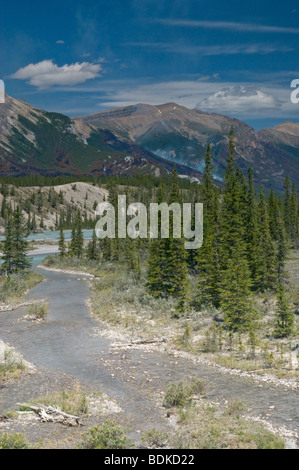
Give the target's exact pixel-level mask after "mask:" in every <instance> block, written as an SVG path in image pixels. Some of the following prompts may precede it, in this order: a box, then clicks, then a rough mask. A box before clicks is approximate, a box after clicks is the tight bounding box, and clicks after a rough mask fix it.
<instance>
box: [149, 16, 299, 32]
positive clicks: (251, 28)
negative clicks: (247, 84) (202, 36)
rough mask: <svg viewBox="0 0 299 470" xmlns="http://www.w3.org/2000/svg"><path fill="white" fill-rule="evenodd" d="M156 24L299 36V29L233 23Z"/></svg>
mask: <svg viewBox="0 0 299 470" xmlns="http://www.w3.org/2000/svg"><path fill="white" fill-rule="evenodd" d="M153 21H154V22H155V23H160V24H164V25H166V26H185V27H189V28H207V29H222V30H227V31H238V32H258V33H288V34H299V28H290V27H284V26H268V25H262V24H253V23H235V22H232V21H197V20H181V19H179V20H178V19H171V18H166V19H162V18H161V19H155V20H153Z"/></svg>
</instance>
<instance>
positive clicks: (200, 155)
mask: <svg viewBox="0 0 299 470" xmlns="http://www.w3.org/2000/svg"><path fill="white" fill-rule="evenodd" d="M81 119H82V120H83V121H84V122H87V123H89V124H92V125H93V126H95V127H97V128H98V129H108V130H110V131H111V132H113V133H114V134H115V135H117V136H119V137H125V138H129V139H131V140H133V141H135V142H136V143H137V144H138V145H140V146H141V147H144V148H145V149H147V150H149V151H151V152H153V153H155V154H157V155H159V156H160V157H163V158H168V159H170V160H173V161H176V162H180V163H183V164H186V165H188V166H190V167H193V168H197V169H199V170H201V169H202V167H203V161H204V155H205V150H206V147H207V144H208V143H209V144H210V145H211V149H212V153H213V155H214V161H215V166H216V171H217V172H218V174H219V175H220V177H221V176H223V175H224V169H225V164H226V157H227V150H228V135H229V131H230V128H231V127H232V126H233V127H234V132H235V145H236V159H237V162H238V164H239V166H240V167H241V168H242V169H243V170H246V169H247V168H248V167H253V169H254V171H255V180H256V182H257V183H259V184H262V185H263V186H266V187H268V188H270V187H273V188H274V189H277V190H281V189H282V187H283V183H284V179H285V177H286V176H289V177H290V178H291V179H292V180H294V182H295V183H298V182H299V123H293V122H286V123H281V124H279V125H277V126H275V127H273V128H266V129H261V130H259V131H255V130H254V129H253V128H252V127H250V126H249V125H247V124H246V123H244V122H243V121H241V120H238V119H236V118H232V117H229V116H224V115H221V114H219V113H206V112H204V111H201V110H199V109H196V108H194V109H188V108H186V107H184V106H181V105H177V104H176V103H173V102H170V103H165V104H162V105H148V104H144V103H138V104H136V105H133V106H127V107H123V108H117V109H113V110H108V111H103V112H100V113H94V114H92V115H87V116H81Z"/></svg>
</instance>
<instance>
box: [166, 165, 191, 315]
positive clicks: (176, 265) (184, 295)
mask: <svg viewBox="0 0 299 470" xmlns="http://www.w3.org/2000/svg"><path fill="white" fill-rule="evenodd" d="M170 203H171V204H172V203H179V204H182V195H181V193H180V184H179V176H178V172H177V169H176V166H175V167H174V170H173V173H172V177H171V191H170ZM169 227H170V234H169V245H168V246H167V251H168V253H169V257H167V263H166V275H167V277H168V279H167V281H168V289H167V290H168V292H169V294H170V295H172V296H174V297H176V298H177V299H178V304H177V307H176V314H177V315H179V314H181V313H183V312H184V311H185V310H186V308H187V304H188V298H189V296H188V291H189V280H188V272H187V253H186V250H185V246H184V239H183V238H182V237H181V238H174V236H173V228H174V218H173V214H172V213H170V223H169ZM167 251H166V254H167Z"/></svg>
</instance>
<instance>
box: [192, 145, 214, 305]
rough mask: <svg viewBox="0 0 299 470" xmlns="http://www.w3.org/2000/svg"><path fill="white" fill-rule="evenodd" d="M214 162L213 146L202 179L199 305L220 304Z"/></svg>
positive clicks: (198, 254)
mask: <svg viewBox="0 0 299 470" xmlns="http://www.w3.org/2000/svg"><path fill="white" fill-rule="evenodd" d="M213 173H214V166H213V164H212V155H211V151H210V146H208V148H207V152H206V157H205V168H204V172H203V175H204V177H203V182H202V187H201V190H202V199H203V213H204V219H203V233H204V239H203V244H202V246H201V248H200V249H199V250H198V251H197V271H198V279H199V283H198V287H199V294H198V296H197V303H198V304H199V305H218V303H219V280H220V264H219V248H220V244H219V243H220V240H219V202H218V198H219V195H218V190H217V188H216V187H215V185H214V182H213Z"/></svg>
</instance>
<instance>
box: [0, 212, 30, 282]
mask: <svg viewBox="0 0 299 470" xmlns="http://www.w3.org/2000/svg"><path fill="white" fill-rule="evenodd" d="M25 238H26V232H25V229H24V222H23V218H22V213H21V210H20V208H19V206H18V207H17V208H16V210H15V211H14V214H13V216H12V219H11V220H9V221H8V223H7V227H6V238H5V241H4V247H3V257H2V259H3V261H4V266H3V267H4V269H5V270H6V271H7V272H9V273H12V272H16V271H23V270H25V269H28V268H30V266H31V262H30V260H29V258H28V256H27V254H28V242H27V240H26V239H25Z"/></svg>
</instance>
